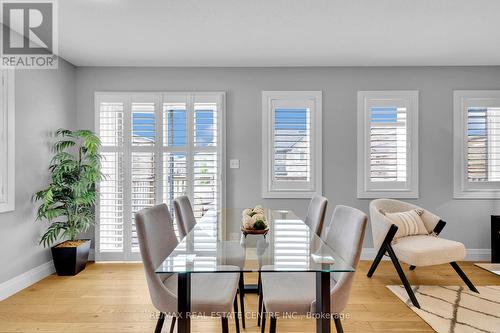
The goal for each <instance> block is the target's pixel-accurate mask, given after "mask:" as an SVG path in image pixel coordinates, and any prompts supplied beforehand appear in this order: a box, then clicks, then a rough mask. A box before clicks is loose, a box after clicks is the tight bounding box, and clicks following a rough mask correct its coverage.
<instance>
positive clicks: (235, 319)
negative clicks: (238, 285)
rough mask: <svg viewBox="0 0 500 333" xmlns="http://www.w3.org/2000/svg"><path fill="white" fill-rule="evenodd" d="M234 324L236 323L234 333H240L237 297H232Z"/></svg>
mask: <svg viewBox="0 0 500 333" xmlns="http://www.w3.org/2000/svg"><path fill="white" fill-rule="evenodd" d="M233 305H234V324H235V325H236V333H240V320H239V318H238V297H234V303H233Z"/></svg>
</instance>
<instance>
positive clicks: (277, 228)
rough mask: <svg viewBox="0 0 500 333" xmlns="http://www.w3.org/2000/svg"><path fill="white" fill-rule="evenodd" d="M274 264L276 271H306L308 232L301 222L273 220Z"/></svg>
mask: <svg viewBox="0 0 500 333" xmlns="http://www.w3.org/2000/svg"><path fill="white" fill-rule="evenodd" d="M271 227H272V228H273V236H274V263H273V265H274V266H275V267H276V268H277V269H280V268H281V269H283V268H294V269H296V270H301V269H302V270H303V269H308V268H309V267H307V265H308V259H309V256H310V255H311V253H310V252H311V251H310V247H309V245H310V237H311V236H310V234H309V233H310V230H311V229H309V227H307V226H306V225H305V224H304V223H303V222H302V221H301V220H281V219H275V220H274V224H273V225H272V226H271Z"/></svg>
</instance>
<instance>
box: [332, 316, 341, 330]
mask: <svg viewBox="0 0 500 333" xmlns="http://www.w3.org/2000/svg"><path fill="white" fill-rule="evenodd" d="M333 322H334V323H335V330H336V331H337V333H344V329H343V328H342V323H341V322H340V318H339V317H338V316H337V315H335V316H334V317H333Z"/></svg>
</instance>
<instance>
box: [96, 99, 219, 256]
mask: <svg viewBox="0 0 500 333" xmlns="http://www.w3.org/2000/svg"><path fill="white" fill-rule="evenodd" d="M224 99H225V95H224V93H218V92H216V93H96V132H97V133H98V134H99V136H100V138H101V140H102V155H103V158H104V159H103V162H102V171H103V173H104V174H105V178H104V179H103V180H102V181H101V182H100V184H99V201H98V205H97V207H96V260H139V259H140V255H139V244H138V239H137V234H136V229H135V221H134V215H135V213H136V212H137V211H139V210H141V209H143V208H147V207H151V206H153V205H155V204H158V203H166V204H167V205H168V207H169V209H170V212H171V214H172V215H173V218H174V219H175V216H174V210H173V200H174V199H175V198H176V197H178V196H181V195H187V196H188V197H189V198H190V200H191V202H192V205H193V210H194V213H195V217H196V219H197V221H198V222H199V223H200V222H203V223H204V224H205V228H204V229H205V232H204V233H203V235H201V234H200V236H199V237H209V238H217V236H218V234H219V233H221V232H224V225H223V221H222V219H221V217H220V216H221V215H220V213H219V212H220V209H221V207H222V206H223V199H224V192H223V188H224V186H223V166H224V163H223V161H224V132H223V128H224V124H223V120H224ZM174 227H175V228H177V226H176V224H174ZM207 230H211V232H210V233H207V232H206V231H207ZM209 243H210V242H208V243H207V244H209Z"/></svg>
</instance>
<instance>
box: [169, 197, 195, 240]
mask: <svg viewBox="0 0 500 333" xmlns="http://www.w3.org/2000/svg"><path fill="white" fill-rule="evenodd" d="M174 210H175V216H176V222H177V230H178V231H179V236H180V239H183V238H184V237H186V235H187V234H188V233H189V232H190V231H191V230H192V229H193V228H194V227H195V225H196V218H195V217H194V212H193V207H192V206H191V202H190V201H189V198H188V197H187V196H185V195H183V196H181V197H177V198H175V200H174Z"/></svg>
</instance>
